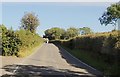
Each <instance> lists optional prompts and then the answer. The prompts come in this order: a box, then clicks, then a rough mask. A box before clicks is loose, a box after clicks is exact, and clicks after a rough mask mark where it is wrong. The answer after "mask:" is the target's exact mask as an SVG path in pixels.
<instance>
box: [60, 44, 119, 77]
mask: <svg viewBox="0 0 120 77" xmlns="http://www.w3.org/2000/svg"><path fill="white" fill-rule="evenodd" d="M62 47H63V46H62ZM63 48H64V49H66V50H67V51H69V53H71V54H72V55H73V56H75V57H76V58H78V59H80V60H81V61H83V62H85V63H86V64H88V65H90V66H92V67H94V68H96V69H97V70H99V71H101V72H103V74H104V75H115V76H118V75H119V73H120V71H119V69H120V68H118V67H119V66H116V64H109V63H106V62H105V57H106V56H105V55H99V54H96V53H93V52H90V51H84V50H79V49H73V50H71V49H69V48H67V47H63Z"/></svg>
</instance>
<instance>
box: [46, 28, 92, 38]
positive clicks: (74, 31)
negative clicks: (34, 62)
mask: <svg viewBox="0 0 120 77" xmlns="http://www.w3.org/2000/svg"><path fill="white" fill-rule="evenodd" d="M81 29H82V28H81ZM89 29H90V28H89ZM82 31H84V32H85V33H86V32H87V31H86V30H82ZM79 34H80V30H79V29H78V28H75V27H70V28H68V29H67V30H64V29H62V28H58V27H54V28H51V29H47V30H46V31H45V35H44V37H46V38H49V40H56V39H70V38H73V37H75V36H78V35H79ZM88 34H89V33H88Z"/></svg>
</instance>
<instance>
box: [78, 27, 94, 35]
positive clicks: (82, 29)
mask: <svg viewBox="0 0 120 77" xmlns="http://www.w3.org/2000/svg"><path fill="white" fill-rule="evenodd" d="M79 30H80V33H81V35H86V34H91V33H93V32H92V30H91V29H90V28H89V27H83V28H79Z"/></svg>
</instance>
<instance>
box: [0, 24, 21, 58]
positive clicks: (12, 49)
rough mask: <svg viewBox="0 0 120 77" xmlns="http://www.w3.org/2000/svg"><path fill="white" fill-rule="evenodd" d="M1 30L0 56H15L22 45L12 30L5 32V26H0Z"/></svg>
mask: <svg viewBox="0 0 120 77" xmlns="http://www.w3.org/2000/svg"><path fill="white" fill-rule="evenodd" d="M0 28H1V30H2V55H5V56H10V55H17V52H18V51H19V49H20V46H21V44H22V42H21V40H20V38H19V36H18V35H17V34H16V33H15V32H14V31H13V30H7V28H6V27H5V26H3V25H2V26H0Z"/></svg>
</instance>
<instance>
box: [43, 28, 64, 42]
mask: <svg viewBox="0 0 120 77" xmlns="http://www.w3.org/2000/svg"><path fill="white" fill-rule="evenodd" d="M64 32H65V30H64V29H62V28H58V27H54V28H51V29H47V30H46V31H45V36H44V37H47V38H49V39H50V40H51V39H61V37H62V36H63V34H64Z"/></svg>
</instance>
